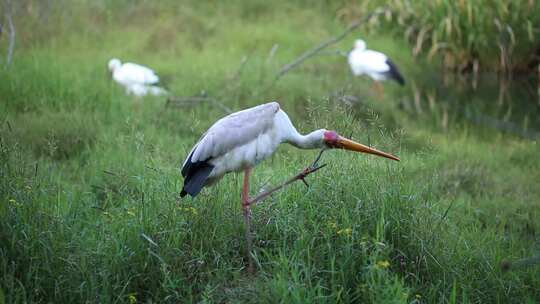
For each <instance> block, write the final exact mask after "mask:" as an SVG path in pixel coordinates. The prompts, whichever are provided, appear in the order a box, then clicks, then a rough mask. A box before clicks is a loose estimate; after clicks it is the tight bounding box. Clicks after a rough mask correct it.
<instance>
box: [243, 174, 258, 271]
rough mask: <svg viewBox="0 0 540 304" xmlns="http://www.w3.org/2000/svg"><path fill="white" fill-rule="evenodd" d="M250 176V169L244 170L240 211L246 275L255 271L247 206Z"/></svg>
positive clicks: (249, 214) (249, 212)
mask: <svg viewBox="0 0 540 304" xmlns="http://www.w3.org/2000/svg"><path fill="white" fill-rule="evenodd" d="M250 174H251V168H247V169H245V170H244V186H243V187H242V209H243V211H244V223H245V229H246V243H247V248H246V251H247V258H248V269H247V270H248V273H253V272H254V271H255V269H254V267H253V259H252V258H251V248H252V245H251V208H250V206H249V175H250Z"/></svg>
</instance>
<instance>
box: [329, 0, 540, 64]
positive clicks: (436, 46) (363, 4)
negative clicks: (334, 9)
mask: <svg viewBox="0 0 540 304" xmlns="http://www.w3.org/2000/svg"><path fill="white" fill-rule="evenodd" d="M376 7H385V8H387V9H388V11H387V12H386V13H385V14H383V15H380V16H378V18H376V19H374V20H373V21H372V22H371V23H370V25H369V28H371V30H374V31H377V30H378V28H379V27H381V26H382V28H383V29H390V30H392V31H394V32H396V33H398V34H399V35H398V36H401V37H404V38H405V39H407V41H409V42H410V44H411V47H412V53H413V54H414V55H415V56H416V55H418V54H424V55H426V56H427V57H429V58H433V57H435V55H440V56H439V58H441V57H442V59H443V65H444V67H446V68H449V69H457V70H460V71H465V70H469V71H471V70H472V69H473V66H474V65H479V67H480V68H481V69H482V70H486V71H491V70H502V71H524V70H532V71H536V69H537V67H538V65H539V64H540V61H539V56H540V53H539V52H540V44H539V41H540V39H539V37H540V16H539V15H538V14H537V12H538V11H540V2H538V1H534V0H519V1H513V0H499V1H492V0H481V1H466V0H460V1H447V0H436V1H407V0H393V1H359V2H358V1H350V2H345V4H344V6H343V7H342V8H341V9H340V10H339V13H338V15H339V16H340V17H341V18H344V19H345V20H349V19H352V18H357V17H358V15H362V14H365V13H366V11H370V10H372V9H374V8H376Z"/></svg>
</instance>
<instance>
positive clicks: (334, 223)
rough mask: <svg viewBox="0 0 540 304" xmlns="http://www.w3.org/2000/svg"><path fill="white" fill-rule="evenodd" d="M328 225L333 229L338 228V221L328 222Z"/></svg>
mask: <svg viewBox="0 0 540 304" xmlns="http://www.w3.org/2000/svg"><path fill="white" fill-rule="evenodd" d="M328 227H330V228H332V229H337V223H336V222H328Z"/></svg>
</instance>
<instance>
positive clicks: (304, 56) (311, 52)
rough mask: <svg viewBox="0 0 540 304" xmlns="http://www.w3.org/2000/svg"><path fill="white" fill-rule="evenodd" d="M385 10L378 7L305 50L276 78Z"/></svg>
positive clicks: (282, 68)
mask: <svg viewBox="0 0 540 304" xmlns="http://www.w3.org/2000/svg"><path fill="white" fill-rule="evenodd" d="M384 12H386V9H381V8H378V9H376V10H375V11H374V12H372V13H370V14H368V15H367V16H365V17H364V18H362V19H359V20H357V21H355V22H354V23H353V24H351V25H349V27H348V28H347V29H346V30H345V31H344V32H343V33H341V34H339V35H338V36H335V37H332V38H330V39H328V40H326V41H325V42H323V43H321V44H319V45H317V46H315V47H314V48H312V49H310V50H308V51H306V52H304V53H303V54H302V55H300V56H299V57H298V58H296V59H295V60H293V61H291V62H290V63H287V64H285V65H284V66H282V67H281V69H280V70H279V72H278V73H277V75H276V79H279V78H280V77H281V76H283V75H285V74H286V73H287V72H288V71H290V70H291V69H293V68H295V67H296V66H298V65H300V64H301V63H302V62H304V61H305V60H306V59H308V58H310V57H312V56H314V55H316V54H317V53H319V52H320V51H321V50H323V49H325V48H326V47H328V46H330V45H332V44H335V43H337V42H339V41H341V40H342V39H343V38H345V37H346V36H347V35H348V34H349V33H350V32H352V31H354V30H355V29H356V28H358V27H359V26H360V25H362V24H363V23H366V22H368V21H369V20H370V19H371V18H373V17H375V16H378V15H380V14H382V13H384Z"/></svg>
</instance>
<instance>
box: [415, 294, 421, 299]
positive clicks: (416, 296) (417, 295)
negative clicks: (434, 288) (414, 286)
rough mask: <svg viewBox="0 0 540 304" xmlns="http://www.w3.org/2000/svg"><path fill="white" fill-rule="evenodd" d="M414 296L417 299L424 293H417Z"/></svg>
mask: <svg viewBox="0 0 540 304" xmlns="http://www.w3.org/2000/svg"><path fill="white" fill-rule="evenodd" d="M414 297H415V298H417V299H421V298H422V295H420V294H418V293H417V294H415V295H414Z"/></svg>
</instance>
